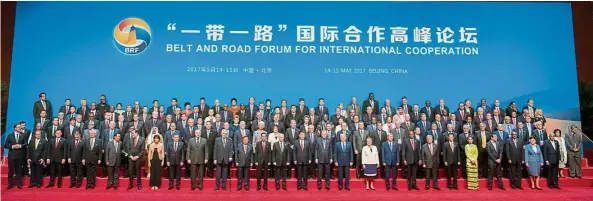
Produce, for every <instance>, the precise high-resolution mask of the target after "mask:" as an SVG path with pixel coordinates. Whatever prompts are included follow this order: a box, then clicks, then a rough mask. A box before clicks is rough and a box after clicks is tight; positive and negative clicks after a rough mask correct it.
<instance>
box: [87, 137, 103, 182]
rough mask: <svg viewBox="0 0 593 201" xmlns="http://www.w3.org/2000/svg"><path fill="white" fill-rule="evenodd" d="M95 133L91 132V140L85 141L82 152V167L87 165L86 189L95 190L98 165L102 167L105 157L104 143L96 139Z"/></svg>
mask: <svg viewBox="0 0 593 201" xmlns="http://www.w3.org/2000/svg"><path fill="white" fill-rule="evenodd" d="M95 135H96V133H95V131H94V130H91V131H90V132H89V139H88V140H85V141H84V147H85V149H84V150H83V152H82V158H83V159H82V165H86V167H87V171H86V188H85V189H94V188H95V178H96V175H95V174H96V171H97V165H101V158H102V155H103V141H101V139H97V138H95Z"/></svg>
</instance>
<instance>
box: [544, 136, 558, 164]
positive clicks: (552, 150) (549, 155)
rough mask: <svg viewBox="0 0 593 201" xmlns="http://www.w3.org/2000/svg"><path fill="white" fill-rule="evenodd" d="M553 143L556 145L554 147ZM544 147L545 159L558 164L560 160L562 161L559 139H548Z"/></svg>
mask: <svg viewBox="0 0 593 201" xmlns="http://www.w3.org/2000/svg"><path fill="white" fill-rule="evenodd" d="M552 143H554V147H552ZM542 149H543V152H544V161H546V162H549V163H550V164H558V161H560V144H559V143H558V141H556V140H554V141H552V140H546V143H545V144H544V146H543V147H542Z"/></svg>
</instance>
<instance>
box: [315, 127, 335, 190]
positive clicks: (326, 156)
mask: <svg viewBox="0 0 593 201" xmlns="http://www.w3.org/2000/svg"><path fill="white" fill-rule="evenodd" d="M332 150H333V149H332V143H331V140H330V139H328V138H327V130H321V138H317V143H315V163H317V171H318V174H317V190H321V179H322V178H325V189H326V190H328V191H329V190H330V188H329V178H330V175H331V172H330V168H329V167H330V164H331V163H332V162H333V160H332Z"/></svg>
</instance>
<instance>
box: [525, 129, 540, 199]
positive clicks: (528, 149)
mask: <svg viewBox="0 0 593 201" xmlns="http://www.w3.org/2000/svg"><path fill="white" fill-rule="evenodd" d="M525 162H526V163H525V165H526V166H527V168H529V181H530V182H531V189H537V190H542V188H540V187H539V173H540V170H541V167H542V166H544V159H543V157H542V150H541V148H540V146H539V145H538V144H537V143H536V141H535V138H534V137H530V138H529V144H527V145H525Z"/></svg>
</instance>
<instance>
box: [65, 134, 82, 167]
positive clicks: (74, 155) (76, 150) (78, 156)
mask: <svg viewBox="0 0 593 201" xmlns="http://www.w3.org/2000/svg"><path fill="white" fill-rule="evenodd" d="M84 144H85V143H84V140H79V141H78V146H76V141H74V139H70V140H68V145H67V146H66V149H67V151H66V158H67V159H71V160H72V161H71V163H75V164H79V163H81V162H82V159H83V157H82V156H83V152H84V150H85V146H84Z"/></svg>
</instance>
